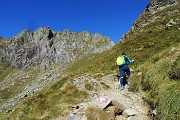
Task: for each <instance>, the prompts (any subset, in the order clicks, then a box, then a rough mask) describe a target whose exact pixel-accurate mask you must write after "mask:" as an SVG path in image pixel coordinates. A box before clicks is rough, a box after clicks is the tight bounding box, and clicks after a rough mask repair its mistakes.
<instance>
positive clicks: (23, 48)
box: [0, 27, 114, 68]
mask: <svg viewBox="0 0 180 120" xmlns="http://www.w3.org/2000/svg"><path fill="white" fill-rule="evenodd" d="M113 45H114V43H113V42H112V41H111V40H110V39H109V38H108V37H103V36H102V35H100V34H97V33H96V34H91V33H89V32H88V31H83V32H81V33H76V32H71V31H70V30H64V31H63V32H56V31H53V30H51V28H50V27H42V28H39V29H37V30H36V31H35V32H31V31H29V30H24V31H22V32H21V33H19V34H18V35H17V36H14V37H11V38H10V39H9V42H8V46H7V47H6V48H4V50H1V51H3V53H1V54H0V55H1V56H0V58H1V59H2V58H3V56H4V57H6V60H8V61H9V63H10V64H11V65H12V66H15V67H19V68H23V67H26V68H27V67H29V66H38V67H42V68H45V67H48V66H50V65H52V64H54V63H57V62H62V63H63V62H65V63H66V62H72V61H75V60H79V59H81V58H82V57H84V56H85V55H88V54H93V53H98V52H102V51H105V50H108V49H110V48H112V47H113ZM1 49H2V48H1ZM2 54H3V56H2Z"/></svg>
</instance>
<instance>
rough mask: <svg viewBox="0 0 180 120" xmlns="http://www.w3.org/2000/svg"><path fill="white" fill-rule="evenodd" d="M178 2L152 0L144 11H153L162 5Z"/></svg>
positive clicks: (175, 0)
mask: <svg viewBox="0 0 180 120" xmlns="http://www.w3.org/2000/svg"><path fill="white" fill-rule="evenodd" d="M176 3H178V2H177V0H152V1H151V2H150V3H149V4H148V5H147V6H146V11H148V12H152V13H155V11H158V10H161V9H163V7H166V6H169V5H173V4H176Z"/></svg>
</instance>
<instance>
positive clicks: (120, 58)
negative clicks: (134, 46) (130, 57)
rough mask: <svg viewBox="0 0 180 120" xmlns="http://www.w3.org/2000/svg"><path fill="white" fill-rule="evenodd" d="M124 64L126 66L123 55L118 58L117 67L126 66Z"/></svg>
mask: <svg viewBox="0 0 180 120" xmlns="http://www.w3.org/2000/svg"><path fill="white" fill-rule="evenodd" d="M124 64H126V61H125V58H124V56H123V55H122V56H118V57H117V60H116V65H117V66H121V65H124Z"/></svg>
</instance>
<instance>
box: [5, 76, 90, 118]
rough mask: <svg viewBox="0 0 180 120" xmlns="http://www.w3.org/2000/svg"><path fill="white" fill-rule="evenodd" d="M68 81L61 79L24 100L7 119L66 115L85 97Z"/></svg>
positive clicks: (66, 78)
mask: <svg viewBox="0 0 180 120" xmlns="http://www.w3.org/2000/svg"><path fill="white" fill-rule="evenodd" d="M68 81H69V78H68V77H65V78H62V79H60V80H59V81H58V82H57V83H54V84H53V85H51V86H50V87H49V88H46V89H45V90H43V91H41V92H39V93H36V94H35V95H34V96H32V97H31V98H29V99H27V100H25V101H24V102H22V104H21V105H19V107H16V109H15V110H14V111H13V112H12V113H10V115H9V116H8V117H9V119H18V118H19V119H33V120H37V119H38V120H39V119H43V120H44V119H52V118H54V117H57V116H59V115H60V116H65V115H68V114H69V110H70V109H71V106H73V105H75V104H77V103H79V102H81V101H82V100H83V98H86V96H87V93H85V92H83V91H79V90H78V89H77V88H76V87H75V86H72V85H71V84H70V83H69V82H68Z"/></svg>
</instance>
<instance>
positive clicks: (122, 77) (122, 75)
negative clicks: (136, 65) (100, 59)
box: [119, 65, 130, 86]
mask: <svg viewBox="0 0 180 120" xmlns="http://www.w3.org/2000/svg"><path fill="white" fill-rule="evenodd" d="M119 72H120V84H121V86H125V84H126V82H127V81H126V73H127V74H128V76H130V69H129V67H128V66H127V65H123V66H122V67H119Z"/></svg>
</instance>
